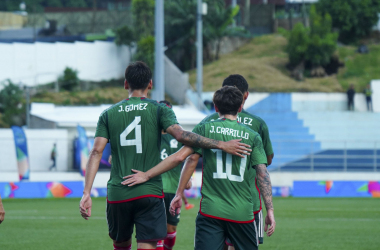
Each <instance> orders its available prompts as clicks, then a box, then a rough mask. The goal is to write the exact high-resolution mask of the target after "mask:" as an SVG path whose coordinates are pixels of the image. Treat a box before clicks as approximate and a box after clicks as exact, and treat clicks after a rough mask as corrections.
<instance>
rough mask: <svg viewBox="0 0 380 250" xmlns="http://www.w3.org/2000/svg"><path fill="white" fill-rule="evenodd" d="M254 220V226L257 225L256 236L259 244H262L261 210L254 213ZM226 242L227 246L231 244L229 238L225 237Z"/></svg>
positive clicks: (262, 223) (262, 221)
mask: <svg viewBox="0 0 380 250" xmlns="http://www.w3.org/2000/svg"><path fill="white" fill-rule="evenodd" d="M255 222H256V227H257V238H258V240H259V244H264V227H263V225H264V220H263V210H260V212H259V213H257V214H255ZM226 244H227V245H228V246H233V244H232V242H231V240H230V239H229V238H226Z"/></svg>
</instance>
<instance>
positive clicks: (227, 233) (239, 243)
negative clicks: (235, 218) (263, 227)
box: [194, 213, 258, 250]
mask: <svg viewBox="0 0 380 250" xmlns="http://www.w3.org/2000/svg"><path fill="white" fill-rule="evenodd" d="M227 237H228V238H229V239H230V240H231V242H232V244H233V245H234V247H235V249H236V250H257V249H258V244H257V236H256V223H255V222H250V223H236V222H230V221H225V220H219V219H214V218H210V217H206V216H203V215H201V214H199V213H198V216H197V219H196V230H195V248H194V249H195V250H204V249H212V250H222V249H223V248H224V244H225V239H226V238H227Z"/></svg>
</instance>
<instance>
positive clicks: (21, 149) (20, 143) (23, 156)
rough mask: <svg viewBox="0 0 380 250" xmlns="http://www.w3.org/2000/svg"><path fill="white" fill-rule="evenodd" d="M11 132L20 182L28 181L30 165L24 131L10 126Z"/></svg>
mask: <svg viewBox="0 0 380 250" xmlns="http://www.w3.org/2000/svg"><path fill="white" fill-rule="evenodd" d="M12 131H13V138H14V140H15V145H16V156H17V168H18V175H19V178H20V181H21V180H29V173H30V165H29V157H28V146H27V144H26V136H25V133H24V130H23V129H22V128H20V127H18V126H12Z"/></svg>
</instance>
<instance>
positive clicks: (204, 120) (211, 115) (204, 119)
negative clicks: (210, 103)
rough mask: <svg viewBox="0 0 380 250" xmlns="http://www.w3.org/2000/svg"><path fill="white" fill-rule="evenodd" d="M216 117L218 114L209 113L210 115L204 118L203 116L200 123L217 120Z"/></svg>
mask: <svg viewBox="0 0 380 250" xmlns="http://www.w3.org/2000/svg"><path fill="white" fill-rule="evenodd" d="M218 118H219V114H218V113H213V114H210V115H208V116H206V117H205V118H203V120H202V121H201V122H200V123H206V122H210V121H214V120H217V119H218Z"/></svg>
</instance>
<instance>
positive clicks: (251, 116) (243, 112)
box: [240, 109, 265, 124]
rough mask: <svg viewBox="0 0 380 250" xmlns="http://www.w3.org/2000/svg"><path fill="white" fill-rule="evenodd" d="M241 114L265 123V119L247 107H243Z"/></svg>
mask: <svg viewBox="0 0 380 250" xmlns="http://www.w3.org/2000/svg"><path fill="white" fill-rule="evenodd" d="M240 114H241V116H246V117H249V118H252V119H254V120H255V121H257V122H259V123H264V124H265V121H264V120H263V119H262V118H261V117H259V116H257V115H254V114H251V113H249V112H248V111H246V110H245V109H243V110H242V111H241V112H240Z"/></svg>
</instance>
